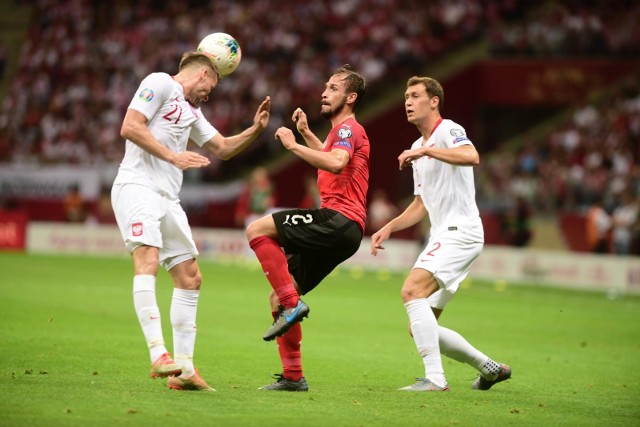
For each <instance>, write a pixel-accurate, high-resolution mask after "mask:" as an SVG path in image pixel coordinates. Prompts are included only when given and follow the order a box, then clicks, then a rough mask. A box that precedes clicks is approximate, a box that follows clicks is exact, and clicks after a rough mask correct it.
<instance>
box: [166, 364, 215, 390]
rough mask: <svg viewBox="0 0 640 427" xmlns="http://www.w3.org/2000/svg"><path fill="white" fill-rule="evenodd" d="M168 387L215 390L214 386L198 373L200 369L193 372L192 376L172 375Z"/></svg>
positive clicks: (174, 388) (173, 388)
mask: <svg viewBox="0 0 640 427" xmlns="http://www.w3.org/2000/svg"><path fill="white" fill-rule="evenodd" d="M167 387H169V388H170V389H172V390H183V391H215V389H213V388H212V387H209V385H208V384H207V383H206V382H204V380H203V379H202V377H201V376H200V374H198V370H197V369H196V371H195V372H194V373H193V375H191V376H190V377H186V378H183V377H170V378H169V381H168V382H167Z"/></svg>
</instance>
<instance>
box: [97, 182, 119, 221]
mask: <svg viewBox="0 0 640 427" xmlns="http://www.w3.org/2000/svg"><path fill="white" fill-rule="evenodd" d="M96 220H97V221H98V222H99V223H103V224H115V223H116V217H115V215H114V213H113V207H112V205H111V187H110V186H108V185H103V186H102V188H101V189H100V197H99V198H98V203H97V205H96Z"/></svg>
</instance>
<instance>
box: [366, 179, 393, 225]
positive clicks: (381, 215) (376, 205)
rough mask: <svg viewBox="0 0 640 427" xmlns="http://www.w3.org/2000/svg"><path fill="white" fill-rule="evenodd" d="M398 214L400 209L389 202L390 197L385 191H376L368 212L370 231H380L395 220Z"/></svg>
mask: <svg viewBox="0 0 640 427" xmlns="http://www.w3.org/2000/svg"><path fill="white" fill-rule="evenodd" d="M398 212H399V211H398V208H397V207H396V206H395V205H394V204H393V203H391V201H389V197H388V196H387V193H386V192H385V191H384V190H383V189H380V188H378V189H376V190H374V191H373V195H372V196H371V202H370V203H369V209H368V211H367V221H368V224H367V225H368V228H369V231H370V232H375V231H378V230H380V229H381V228H382V227H384V226H385V225H386V224H387V223H388V222H389V221H391V220H392V219H393V218H395V217H396V215H398Z"/></svg>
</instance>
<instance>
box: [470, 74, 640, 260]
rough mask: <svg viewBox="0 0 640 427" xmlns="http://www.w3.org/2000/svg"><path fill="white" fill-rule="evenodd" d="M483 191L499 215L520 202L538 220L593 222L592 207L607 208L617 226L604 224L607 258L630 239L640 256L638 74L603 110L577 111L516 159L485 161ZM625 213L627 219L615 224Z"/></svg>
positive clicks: (503, 156)
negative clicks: (578, 217) (579, 217)
mask: <svg viewBox="0 0 640 427" xmlns="http://www.w3.org/2000/svg"><path fill="white" fill-rule="evenodd" d="M477 186H478V198H479V200H480V201H481V204H482V205H483V206H484V207H485V208H487V209H491V210H494V211H504V212H509V211H510V210H511V209H514V208H516V207H517V205H518V202H519V203H520V204H522V203H524V204H525V205H526V206H527V209H529V210H530V211H531V212H532V213H533V212H535V213H537V214H547V215H550V214H555V213H557V212H576V213H580V214H583V215H586V216H587V217H588V212H589V211H590V210H591V208H592V207H593V206H594V205H601V206H602V213H603V214H606V216H607V217H610V218H611V220H609V221H607V220H605V221H604V234H605V236H606V239H607V244H606V251H607V252H614V251H616V252H624V250H619V249H616V248H617V247H620V246H619V245H616V242H615V237H616V236H621V235H625V236H627V235H632V236H633V237H632V238H631V239H632V241H633V242H632V245H631V248H629V249H627V250H628V251H634V253H640V74H638V75H636V76H634V77H633V78H629V79H628V80H627V81H626V82H625V83H624V84H623V85H621V86H620V87H619V88H617V89H616V90H614V91H612V92H611V93H609V94H608V95H607V96H606V97H605V99H603V100H602V101H601V102H599V103H597V104H591V103H585V104H584V105H582V106H579V107H577V108H575V109H574V110H573V111H572V114H570V116H569V117H568V118H567V119H566V120H565V121H563V122H562V123H560V124H559V125H558V126H557V127H555V129H554V130H553V131H551V132H549V133H547V134H545V135H544V136H543V137H541V138H540V139H539V140H529V141H526V142H525V143H524V144H522V146H520V147H519V148H518V150H517V152H516V153H515V155H514V153H513V152H512V151H511V150H508V149H506V148H504V147H503V149H502V150H500V151H498V152H495V153H492V154H491V155H489V156H487V157H485V162H484V163H483V164H482V165H481V167H480V168H479V173H478V185H477ZM623 206H626V209H625V211H626V212H627V213H626V215H627V216H629V218H628V219H625V221H624V223H622V222H620V221H618V222H616V221H614V220H613V219H614V218H615V216H616V211H618V210H619V209H620V208H622V207H623ZM620 227H624V228H625V229H626V231H625V232H622V233H621V232H620V230H619V228H620ZM616 230H617V231H616ZM622 238H623V239H626V238H627V237H622ZM594 251H596V250H595V249H594Z"/></svg>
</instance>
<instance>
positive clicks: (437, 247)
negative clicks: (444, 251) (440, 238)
mask: <svg viewBox="0 0 640 427" xmlns="http://www.w3.org/2000/svg"><path fill="white" fill-rule="evenodd" d="M440 246H441V245H440V242H434V243H433V249H431V250H430V251H429V252H427V255H429V256H433V253H434V252H435V251H437V250H438V249H440Z"/></svg>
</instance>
